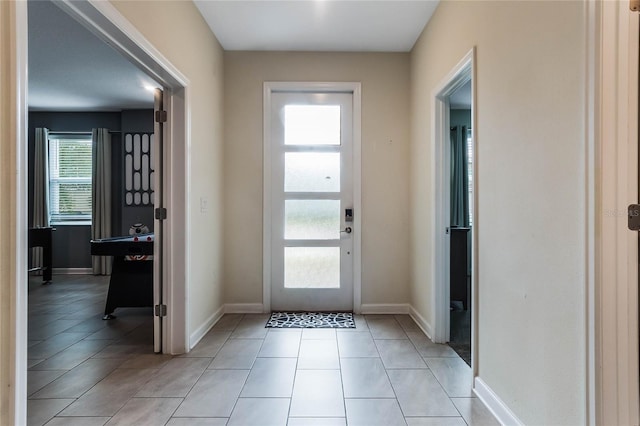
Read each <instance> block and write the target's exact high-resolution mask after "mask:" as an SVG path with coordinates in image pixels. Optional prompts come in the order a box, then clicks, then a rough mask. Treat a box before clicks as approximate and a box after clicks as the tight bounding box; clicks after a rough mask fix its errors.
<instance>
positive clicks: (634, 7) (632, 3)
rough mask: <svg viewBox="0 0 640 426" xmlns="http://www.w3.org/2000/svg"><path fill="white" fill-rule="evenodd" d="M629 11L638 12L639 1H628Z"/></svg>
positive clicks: (639, 7)
mask: <svg viewBox="0 0 640 426" xmlns="http://www.w3.org/2000/svg"><path fill="white" fill-rule="evenodd" d="M629 9H631V11H632V12H638V11H640V0H629Z"/></svg>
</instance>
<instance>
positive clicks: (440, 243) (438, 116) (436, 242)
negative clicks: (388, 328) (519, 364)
mask: <svg viewBox="0 0 640 426" xmlns="http://www.w3.org/2000/svg"><path fill="white" fill-rule="evenodd" d="M475 54H476V50H475V47H473V48H472V49H471V50H470V51H469V52H467V54H466V55H465V56H464V57H463V58H462V59H461V60H460V61H459V62H458V64H456V66H455V67H453V69H452V70H451V71H450V72H449V74H447V76H446V77H445V78H444V79H443V80H442V81H441V82H440V84H438V85H437V86H436V87H435V89H434V90H433V92H432V99H433V103H432V111H433V112H432V122H433V127H432V128H433V139H432V140H433V141H434V143H433V146H432V150H433V152H432V156H431V158H432V162H431V169H432V170H433V179H432V182H433V185H434V191H432V193H433V194H434V199H433V205H434V206H437V207H435V217H434V221H433V223H432V230H433V239H432V241H431V244H432V253H433V256H434V258H435V259H434V263H433V264H434V265H436V267H435V268H434V270H433V272H432V274H433V275H432V279H433V283H434V284H435V285H434V286H433V294H432V296H433V297H432V301H433V302H432V303H433V306H432V307H433V309H432V312H433V319H432V324H433V325H434V327H433V336H432V338H433V341H434V342H436V343H446V341H447V339H448V337H449V334H450V317H449V304H450V288H449V285H450V284H449V283H450V270H449V267H450V254H449V253H450V250H449V247H450V233H447V232H446V230H447V228H449V227H450V222H451V214H450V210H451V191H450V188H451V173H450V172H451V161H450V158H451V147H450V139H449V138H450V137H449V125H450V120H449V112H450V108H449V97H450V96H451V95H452V94H453V93H454V92H455V91H456V90H458V89H459V88H460V87H462V86H463V85H464V84H466V83H467V82H468V81H471V128H472V129H473V132H472V138H473V142H472V143H473V146H474V149H473V159H472V161H473V165H474V167H473V199H472V200H470V203H469V204H470V205H472V206H473V207H472V208H473V227H472V228H471V233H472V235H471V253H472V256H471V305H470V306H471V360H472V362H471V367H472V370H473V373H474V375H475V373H476V371H477V362H476V360H475V358H476V357H475V355H476V353H477V351H476V349H477V337H478V334H477V316H478V296H477V294H478V292H477V288H478V285H477V275H478V274H477V270H476V266H477V253H476V252H477V250H476V247H478V244H477V241H478V226H477V224H478V216H479V215H478V208H477V206H478V202H477V201H478V187H479V185H478V167H477V161H476V160H477V149H476V140H477V131H476V125H475V121H476V95H475V85H476V84H475V81H476V75H475V74H476V71H475Z"/></svg>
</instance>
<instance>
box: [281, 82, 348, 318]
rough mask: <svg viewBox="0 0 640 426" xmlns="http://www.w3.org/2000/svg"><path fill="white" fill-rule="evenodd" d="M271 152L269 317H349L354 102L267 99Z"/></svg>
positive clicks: (339, 96) (325, 97)
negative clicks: (279, 313)
mask: <svg viewBox="0 0 640 426" xmlns="http://www.w3.org/2000/svg"><path fill="white" fill-rule="evenodd" d="M270 151H271V155H272V157H271V188H272V190H271V192H272V193H271V201H272V205H271V218H272V219H271V251H272V252H271V307H272V310H274V311H284V310H287V311H350V310H352V309H353V258H354V256H353V235H354V232H356V231H357V230H356V229H355V227H354V222H353V217H354V216H353V215H354V211H353V171H352V168H353V167H352V165H353V95H352V94H351V93H294V92H275V93H272V95H271V150H270ZM355 213H357V212H355Z"/></svg>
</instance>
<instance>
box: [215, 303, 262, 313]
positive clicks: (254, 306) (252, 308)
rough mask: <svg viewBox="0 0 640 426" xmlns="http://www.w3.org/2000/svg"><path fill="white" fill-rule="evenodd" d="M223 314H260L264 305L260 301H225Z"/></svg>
mask: <svg viewBox="0 0 640 426" xmlns="http://www.w3.org/2000/svg"><path fill="white" fill-rule="evenodd" d="M224 313H225V314H262V313H264V305H263V304H262V303H227V304H226V305H224Z"/></svg>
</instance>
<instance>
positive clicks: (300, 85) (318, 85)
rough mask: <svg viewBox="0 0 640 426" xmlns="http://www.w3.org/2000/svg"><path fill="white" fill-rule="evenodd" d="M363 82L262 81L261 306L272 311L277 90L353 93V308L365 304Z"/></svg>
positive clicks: (264, 309)
mask: <svg viewBox="0 0 640 426" xmlns="http://www.w3.org/2000/svg"><path fill="white" fill-rule="evenodd" d="M361 91H362V88H361V83H359V82H273V81H266V82H264V85H263V154H262V155H263V207H262V214H263V219H262V237H263V238H262V309H263V312H271V220H272V215H271V201H272V200H271V190H272V183H271V166H272V164H271V154H272V153H271V94H272V93H274V92H336V93H351V94H352V95H353V124H352V125H353V165H352V166H353V211H354V221H353V228H354V229H355V232H354V233H353V312H354V313H360V311H361V305H362V297H361V295H362V235H361V234H362V163H361V157H362V142H361V97H362V96H361Z"/></svg>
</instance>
